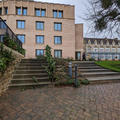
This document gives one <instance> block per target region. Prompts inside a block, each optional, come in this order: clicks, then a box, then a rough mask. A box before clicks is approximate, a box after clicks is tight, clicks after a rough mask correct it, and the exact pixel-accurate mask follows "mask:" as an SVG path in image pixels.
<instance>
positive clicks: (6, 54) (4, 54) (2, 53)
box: [0, 44, 14, 73]
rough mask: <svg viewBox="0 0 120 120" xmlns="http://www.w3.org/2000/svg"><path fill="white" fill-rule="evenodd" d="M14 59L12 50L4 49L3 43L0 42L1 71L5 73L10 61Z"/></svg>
mask: <svg viewBox="0 0 120 120" xmlns="http://www.w3.org/2000/svg"><path fill="white" fill-rule="evenodd" d="M13 60H14V57H13V56H12V52H10V51H7V50H4V49H3V44H0V72H2V73H4V72H5V70H6V68H7V66H8V65H9V63H11V62H12V61H13Z"/></svg>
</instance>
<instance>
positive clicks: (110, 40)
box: [84, 38, 120, 45]
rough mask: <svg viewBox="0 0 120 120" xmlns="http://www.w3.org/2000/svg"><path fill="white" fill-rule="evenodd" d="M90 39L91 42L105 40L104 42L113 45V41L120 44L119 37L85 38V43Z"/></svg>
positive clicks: (98, 42)
mask: <svg viewBox="0 0 120 120" xmlns="http://www.w3.org/2000/svg"><path fill="white" fill-rule="evenodd" d="M89 40H90V41H91V44H95V41H96V42H97V44H101V42H103V44H106V43H107V42H109V44H110V45H112V43H113V42H115V45H118V43H120V40H118V39H116V38H115V39H109V38H84V43H85V44H88V42H89Z"/></svg>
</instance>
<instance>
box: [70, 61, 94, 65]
mask: <svg viewBox="0 0 120 120" xmlns="http://www.w3.org/2000/svg"><path fill="white" fill-rule="evenodd" d="M72 63H74V64H94V63H95V61H73V62H72Z"/></svg>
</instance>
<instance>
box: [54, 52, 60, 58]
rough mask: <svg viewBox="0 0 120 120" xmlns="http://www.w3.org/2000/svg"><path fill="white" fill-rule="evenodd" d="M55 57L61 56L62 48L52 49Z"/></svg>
mask: <svg viewBox="0 0 120 120" xmlns="http://www.w3.org/2000/svg"><path fill="white" fill-rule="evenodd" d="M54 57H55V58H62V50H54Z"/></svg>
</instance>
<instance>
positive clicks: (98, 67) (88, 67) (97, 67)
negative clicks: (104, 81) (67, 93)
mask: <svg viewBox="0 0 120 120" xmlns="http://www.w3.org/2000/svg"><path fill="white" fill-rule="evenodd" d="M101 68H102V67H100V66H92V67H91V66H85V67H84V66H79V67H78V69H101Z"/></svg>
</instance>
